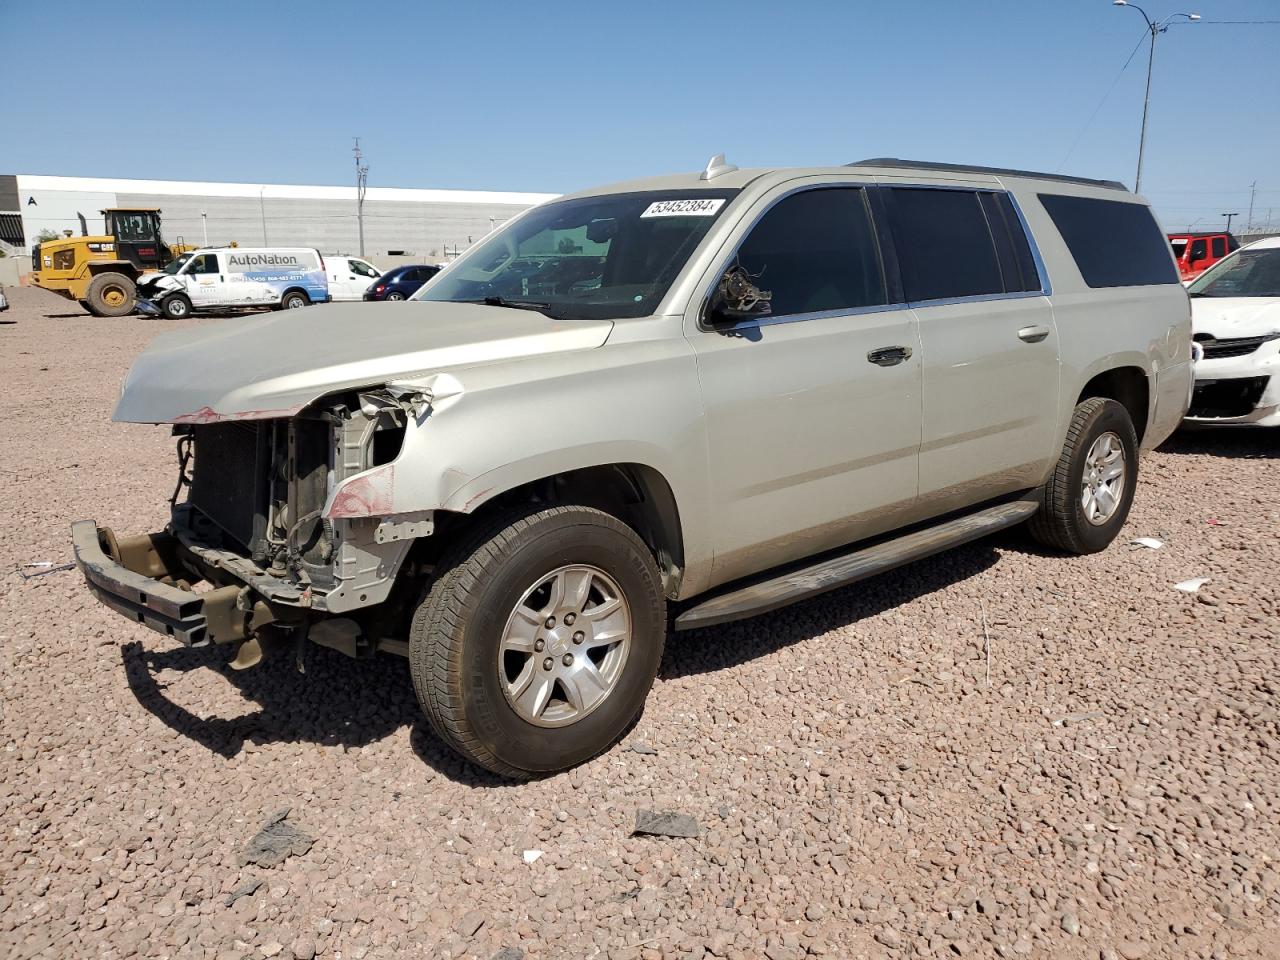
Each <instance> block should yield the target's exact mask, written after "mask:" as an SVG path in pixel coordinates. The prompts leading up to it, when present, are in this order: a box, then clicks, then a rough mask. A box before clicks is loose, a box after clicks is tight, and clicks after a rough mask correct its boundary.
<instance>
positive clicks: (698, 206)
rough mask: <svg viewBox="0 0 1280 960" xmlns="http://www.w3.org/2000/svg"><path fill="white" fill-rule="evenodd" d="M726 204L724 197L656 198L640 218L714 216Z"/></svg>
mask: <svg viewBox="0 0 1280 960" xmlns="http://www.w3.org/2000/svg"><path fill="white" fill-rule="evenodd" d="M723 206H724V198H723V197H719V198H717V199H714V200H655V201H653V203H651V204H649V206H648V208H647V209H646V210H645V212H644V213H642V214H640V219H642V220H643V219H644V218H645V217H714V216H715V215H716V214H717V213H719V212H720V208H721V207H723Z"/></svg>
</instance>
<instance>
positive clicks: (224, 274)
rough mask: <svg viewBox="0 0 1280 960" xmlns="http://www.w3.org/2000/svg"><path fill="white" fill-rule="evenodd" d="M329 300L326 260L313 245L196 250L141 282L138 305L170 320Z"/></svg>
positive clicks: (295, 306) (282, 307)
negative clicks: (207, 312)
mask: <svg viewBox="0 0 1280 960" xmlns="http://www.w3.org/2000/svg"><path fill="white" fill-rule="evenodd" d="M328 300H329V283H328V279H327V278H326V276H325V263H324V259H323V258H322V257H321V256H320V253H319V251H317V250H315V249H313V248H310V247H218V248H215V249H201V250H193V251H192V252H191V254H190V255H189V256H187V257H186V258H185V259H179V260H175V261H174V262H173V263H171V264H169V266H168V267H166V268H165V270H164V272H163V273H153V274H147V275H145V276H144V277H142V278H141V279H140V281H139V283H138V309H139V310H141V311H142V312H143V313H162V314H164V315H165V316H166V317H168V318H169V319H171V320H181V319H182V318H184V317H188V316H190V315H191V313H192V311H193V310H234V309H242V308H246V307H271V308H273V309H274V308H281V309H296V308H298V307H305V306H309V305H310V304H313V303H326V302H328Z"/></svg>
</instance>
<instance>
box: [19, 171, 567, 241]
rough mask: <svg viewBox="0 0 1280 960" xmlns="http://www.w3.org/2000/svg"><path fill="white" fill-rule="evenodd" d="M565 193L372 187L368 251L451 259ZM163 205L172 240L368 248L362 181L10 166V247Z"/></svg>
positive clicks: (96, 229)
mask: <svg viewBox="0 0 1280 960" xmlns="http://www.w3.org/2000/svg"><path fill="white" fill-rule="evenodd" d="M554 196H555V194H549V193H514V192H501V191H489V190H428V189H403V188H399V187H369V188H368V191H367V193H366V195H365V201H364V205H363V220H364V251H365V253H366V255H367V256H368V257H370V258H371V259H373V260H374V262H375V263H376V262H378V258H379V257H387V256H390V257H392V258H395V257H400V256H408V257H415V258H421V259H424V260H429V261H436V260H443V259H447V258H448V257H450V256H452V255H454V254H455V253H456V252H458V251H460V250H465V249H466V248H467V247H468V246H469V245H470V244H472V243H473V242H475V241H476V240H478V239H480V237H482V236H484V235H485V234H486V233H488V232H489V231H490V230H491V229H493V228H494V227H495V226H497V225H498V224H500V223H503V222H504V221H506V220H508V219H509V218H510V217H512V216H514V215H515V214H517V213H519V212H520V211H522V210H525V209H527V208H528V207H531V206H534V205H535V204H539V203H542V202H543V201H545V200H550V199H552V198H553V197H554ZM107 207H158V208H160V210H161V211H163V212H162V217H163V222H164V227H163V231H164V237H165V239H166V240H167V241H169V242H171V243H172V242H184V243H191V244H201V245H205V244H209V245H221V244H227V243H230V242H231V241H236V242H238V243H240V244H242V245H248V244H252V245H254V246H307V247H317V248H319V249H320V251H321V252H322V253H348V254H357V253H359V252H360V240H359V224H358V220H357V214H356V188H355V187H354V186H349V187H327V186H299V185H292V184H276V183H265V184H263V183H207V182H193V181H185V180H124V179H109V178H103V177H53V176H39V175H31V174H9V175H0V249H3V251H4V252H5V253H6V254H8V255H9V256H11V257H14V258H15V259H16V258H18V257H26V258H27V260H28V261H29V259H30V248H31V244H33V243H35V242H36V240H37V238H38V237H39V236H40V235H41V233H42V232H44V231H48V232H49V233H53V234H57V235H59V236H61V235H63V234H64V233H65V232H67V231H71V232H72V233H74V234H79V233H80V232H81V225H80V215H83V216H84V218H85V220H86V221H87V224H88V228H89V233H90V234H94V233H100V232H101V231H102V215H101V214H100V213H99V211H100V210H102V209H104V208H107Z"/></svg>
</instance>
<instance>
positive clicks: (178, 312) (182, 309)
mask: <svg viewBox="0 0 1280 960" xmlns="http://www.w3.org/2000/svg"><path fill="white" fill-rule="evenodd" d="M160 309H161V311H162V312H163V313H164V315H165V316H166V317H168V318H169V319H170V320H185V319H187V317H189V316H191V301H190V300H189V299H187V295H186V294H185V293H174V294H171V295H170V296H167V297H165V298H164V300H162V301H161V302H160Z"/></svg>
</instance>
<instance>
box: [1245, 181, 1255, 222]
mask: <svg viewBox="0 0 1280 960" xmlns="http://www.w3.org/2000/svg"><path fill="white" fill-rule="evenodd" d="M1257 195H1258V181H1257V180H1255V181H1253V183H1252V184H1251V185H1250V186H1249V219H1248V221H1247V222H1246V223H1245V227H1244V232H1245V233H1253V198H1254V197H1256V196H1257Z"/></svg>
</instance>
